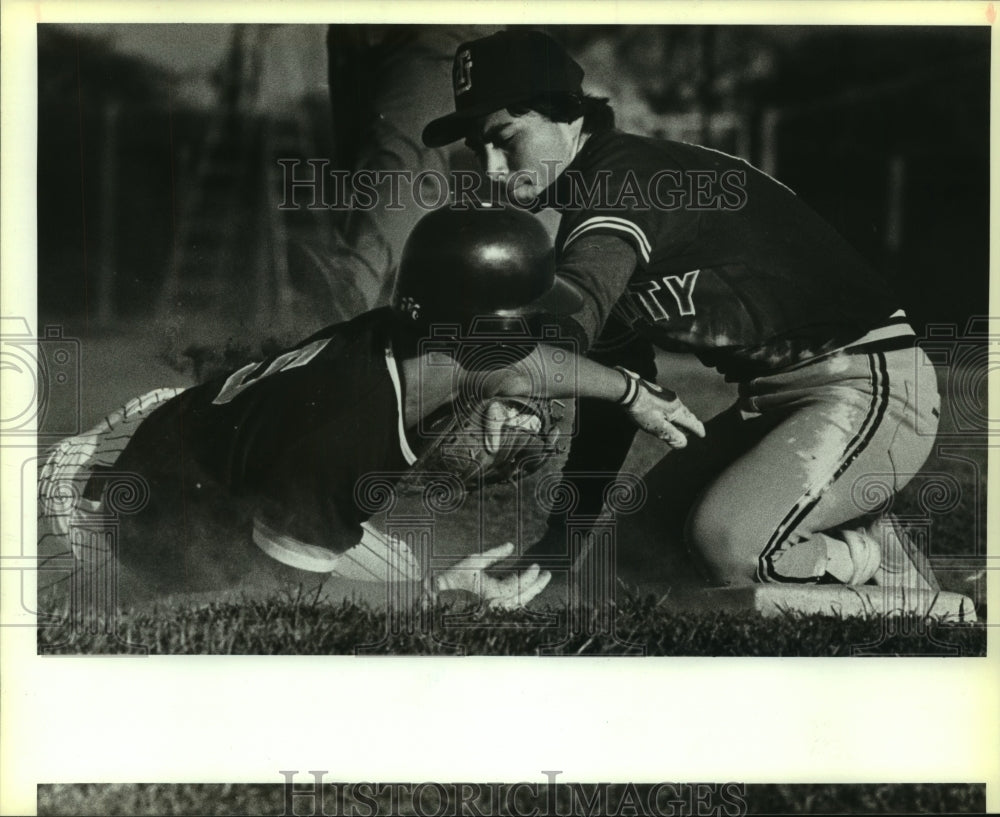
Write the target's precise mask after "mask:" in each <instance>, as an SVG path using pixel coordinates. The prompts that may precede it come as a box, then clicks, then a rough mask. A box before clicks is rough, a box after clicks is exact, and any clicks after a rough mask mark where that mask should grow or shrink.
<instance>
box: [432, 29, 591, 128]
mask: <svg viewBox="0 0 1000 817" xmlns="http://www.w3.org/2000/svg"><path fill="white" fill-rule="evenodd" d="M582 81H583V69H582V68H581V67H580V66H579V65H578V64H577V63H576V61H575V60H574V59H573V58H572V57H570V55H569V54H567V53H566V50H565V49H564V48H563V47H562V46H561V45H559V43H557V42H556V41H555V40H553V39H552V38H551V37H550V36H549V35H548V34H545V33H543V32H541V31H498V32H497V33H496V34H491V35H490V36H489V37H483V38H482V39H479V40H471V41H469V42H466V43H462V44H461V45H460V46H459V47H458V49H457V50H456V51H455V62H454V65H453V67H452V85H453V88H454V92H455V112H454V113H450V114H448V115H447V116H442V117H440V118H439V119H435V120H434V121H433V122H431V123H430V124H429V125H427V127H426V128H424V132H423V141H424V144H425V145H427V147H441V146H443V145H447V144H449V143H451V142H455V141H457V140H458V139H461V138H463V137H464V136H465V135H466V130H467V128H468V125H469V123H470V122H471V121H472V120H474V119H476V118H477V117H480V116H485V115H486V114H489V113H493V111H498V110H500V109H501V108H506V107H507V106H508V105H514V104H516V103H518V102H525V101H527V100H529V99H532V98H533V97H537V96H540V95H544V94H549V93H571V94H579V93H581V92H582V89H581V82H582Z"/></svg>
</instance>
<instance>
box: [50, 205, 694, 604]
mask: <svg viewBox="0 0 1000 817" xmlns="http://www.w3.org/2000/svg"><path fill="white" fill-rule="evenodd" d="M580 304H581V298H580V296H579V295H578V294H577V292H576V291H575V289H574V288H572V287H571V286H570V285H567V284H564V283H562V282H560V281H558V280H557V279H556V277H555V272H554V263H553V254H552V248H551V244H550V241H549V239H548V236H547V234H546V232H545V230H544V228H543V227H542V226H541V224H540V223H539V222H538V221H537V220H536V219H535V218H534V217H533V216H530V215H528V214H526V213H524V212H521V211H519V210H517V209H513V208H507V209H501V208H492V209H467V210H459V209H442V210H437V211H435V212H432V213H430V214H428V215H426V216H425V217H424V218H423V219H422V220H421V221H420V223H418V225H417V226H416V227H415V228H414V230H413V232H412V233H411V235H410V237H409V239H408V241H407V245H406V248H405V250H404V253H403V258H402V262H401V265H400V271H399V275H398V279H397V283H396V289H395V293H394V296H393V302H392V305H391V306H390V307H385V308H381V309H376V310H374V311H371V312H367V313H365V314H363V315H361V316H359V317H357V318H355V319H353V320H351V321H348V322H346V323H341V324H336V325H333V326H329V327H327V328H325V329H323V330H321V331H320V332H318V333H316V334H315V335H313V336H312V337H309V338H307V339H305V340H303V341H302V342H301V343H299V344H298V345H297V346H295V347H294V348H292V349H289V350H288V351H285V352H283V353H281V354H279V355H277V356H274V357H272V358H270V359H267V360H263V361H261V362H259V363H251V364H249V365H247V366H244V367H243V368H241V369H239V370H237V371H234V372H232V373H230V374H228V376H224V377H221V378H218V379H216V380H212V381H209V382H206V383H203V384H201V385H198V386H195V387H192V388H189V389H187V390H175V389H162V390H158V391H156V392H152V393H150V394H148V395H144V396H143V397H141V398H137V399H136V400H133V401H132V402H131V403H129V404H128V405H127V406H125V407H123V408H122V409H121V410H119V411H118V412H115V413H114V414H112V415H109V416H108V417H107V418H106V419H105V421H104V422H103V423H102V424H101V426H99V427H98V428H96V429H94V430H92V431H91V432H89V433H88V434H84V435H80V436H78V437H74V438H70V439H68V440H65V441H63V443H61V444H60V445H59V446H58V447H57V448H56V449H55V450H54V451H53V452H52V453H51V455H50V456H49V458H48V460H47V462H46V464H45V467H44V468H43V469H42V472H41V478H40V498H41V501H42V517H43V521H46V522H47V523H48V525H49V527H50V528H51V530H52V531H53V532H55V533H56V534H60V535H63V536H66V537H68V538H70V540H71V542H72V546H73V550H74V554H75V555H76V556H77V558H78V559H79V560H80V561H81V562H83V563H84V564H87V563H94V562H95V561H99V560H100V557H101V554H100V553H99V552H94V551H93V548H92V543H93V542H94V541H98V542H101V541H105V540H102V539H101V538H100V537H98V538H97V540H95V539H94V538H93V537H89V538H88V537H84V536H81V535H79V534H80V532H81V531H83V530H86V529H87V528H88V524H89V522H93V520H95V519H99V518H101V515H102V513H103V512H104V511H105V508H104V505H105V504H107V502H108V500H109V496H110V492H112V491H113V490H114V487H115V486H114V482H115V479H116V475H118V476H120V475H123V474H125V475H135V476H137V477H138V478H139V479H140V482H141V485H142V490H144V491H146V492H147V493H148V497H147V502H146V504H145V505H144V506H143V507H142V509H141V510H139V511H138V512H137V513H134V514H131V515H123V516H122V517H121V519H120V529H119V536H118V545H117V554H116V556H117V565H118V566H119V567H120V568H121V569H122V570H123V571H124V575H127V576H128V577H130V579H129V580H130V581H131V583H132V585H134V586H135V587H138V588H141V591H142V592H140V593H139V594H138V597H139V598H142V597H143V596H144V594H145V597H149V596H152V597H154V598H157V597H161V596H164V595H170V594H185V595H186V594H192V593H200V592H201V593H204V592H213V591H219V590H230V589H240V588H247V587H252V588H253V589H255V590H259V589H261V588H263V589H265V590H266V589H278V588H281V587H288V586H296V585H298V586H302V585H306V586H309V587H316V586H317V585H321V584H322V585H325V586H326V589H327V590H329V588H333V589H332V593H333V594H338V593H340V592H341V590H343V591H344V594H349V593H353V591H354V590H356V588H357V586H358V585H367V586H368V587H382V588H383V589H382V591H381V595H382V596H383V597H384V596H385V591H384V586H385V585H384V583H385V582H386V581H389V582H416V583H419V584H420V586H421V589H422V590H423V591H426V593H427V594H429V595H430V596H434V595H436V594H438V593H440V592H441V591H467V592H469V593H473V594H475V595H476V596H478V597H479V598H480V599H481V600H482V601H483V602H484V603H486V604H488V605H491V606H500V607H512V606H518V605H521V604H524V603H526V602H527V601H529V600H530V599H531V598H533V597H534V596H535V595H537V594H538V593H539V592H540V591H541V590H542V589H543V588H544V587H545V586H546V584H547V583H548V581H549V579H550V574H549V573H548V572H546V571H541V570H539V568H538V566H537V565H532V566H531V567H529V568H528V569H527V570H524V571H522V572H519V573H512V574H509V575H506V576H502V577H497V576H493V575H490V574H489V573H487V572H486V571H487V568H489V567H490V566H492V565H493V564H495V563H496V562H498V561H500V560H502V559H505V558H506V557H508V556H510V555H511V553H512V551H513V545H511V544H506V545H502V546H500V547H498V548H493V549H490V550H486V551H485V552H483V553H481V554H479V553H477V554H474V555H472V556H469V557H468V558H466V559H463V560H462V561H460V562H459V563H458V564H455V565H451V566H448V567H445V568H443V569H440V570H436V571H435V570H433V569H431V568H430V561H429V556H428V555H427V554H421V553H417V552H415V551H414V550H413V549H411V547H410V546H409V545H407V544H406V543H405V542H403V541H401V540H399V539H397V538H395V537H389V536H386V535H385V534H384V533H382V532H380V531H379V530H378V529H377V528H376V527H374V526H373V525H372V524H371V523H370V521H369V520H370V517H371V514H372V512H371V508H370V504H371V503H368V502H366V501H363V496H362V495H363V494H364V492H365V491H366V490H368V488H366V486H369V485H371V484H373V483H371V480H372V479H373V478H375V479H376V481H378V479H379V478H381V477H382V476H383V475H384V476H386V477H387V478H389V479H391V480H393V481H394V482H396V483H398V481H399V479H400V477H402V479H403V480H404V481H405V482H406V483H407V484H408V485H410V486H412V485H420V484H423V483H426V482H427V481H428V480H430V481H433V480H434V479H435V478H437V477H441V476H442V475H444V476H445V477H447V478H448V480H449V484H451V485H454V484H455V483H456V482H460V483H461V484H462V486H463V487H464V488H478V487H481V486H482V485H483V484H485V483H488V482H491V481H495V480H500V479H503V480H507V479H516V478H518V477H519V476H520V475H521V474H523V473H525V472H527V471H528V470H531V469H532V468H535V467H538V465H540V464H541V463H542V462H544V461H545V458H546V457H547V456H549V455H551V454H552V453H553V452H554V451H555V450H556V446H555V439H556V436H557V428H556V427H555V419H556V418H555V417H554V414H553V411H552V403H551V401H552V400H555V399H558V398H571V397H576V396H578V394H582V395H585V396H587V397H592V398H597V399H602V400H607V401H609V402H619V403H621V404H622V405H623V407H624V410H625V411H626V412H627V413H628V415H629V416H631V417H632V419H633V421H634V422H635V423H636V425H638V426H639V427H640V428H643V429H644V430H646V431H648V432H650V433H653V434H655V435H657V436H659V437H661V438H662V439H665V440H667V441H668V442H669V443H671V444H672V445H676V446H683V445H685V443H686V439H687V438H686V435H687V434H694V435H703V434H704V429H703V427H702V425H701V423H700V422H699V421H698V420H697V418H695V417H694V415H692V414H691V412H690V411H688V410H687V409H686V408H685V407H684V405H683V404H682V403H681V402H680V401H679V400H677V399H676V397H675V396H674V395H672V394H670V393H669V392H664V391H662V390H656V389H654V388H652V387H650V386H649V385H648V384H645V383H644V382H636V381H635V380H634V378H632V377H630V376H628V375H627V374H625V373H623V372H621V371H616V370H614V369H610V368H605V367H604V366H601V365H599V364H597V363H594V362H593V361H590V360H587V359H585V358H580V357H577V356H576V355H575V354H573V350H572V349H571V348H561V347H560V348H556V347H553V346H551V345H548V344H542V343H538V342H536V340H535V339H536V338H537V337H539V335H538V334H537V331H538V329H537V326H538V324H539V323H540V322H541V321H543V320H546V319H549V320H551V316H558V315H563V314H569V313H572V312H574V311H575V310H577V309H579V307H580ZM545 316H548V318H546V317H545ZM381 484H383V485H384V482H383V483H381ZM397 487H398V485H397ZM67 498H68V500H67ZM88 520H89V522H88ZM91 527H92V526H91ZM411 544H412V543H411ZM98 550H99V548H98ZM374 595H375V597H377V596H378V592H376V593H375V594H374ZM328 596H329V593H328ZM341 597H343V595H341Z"/></svg>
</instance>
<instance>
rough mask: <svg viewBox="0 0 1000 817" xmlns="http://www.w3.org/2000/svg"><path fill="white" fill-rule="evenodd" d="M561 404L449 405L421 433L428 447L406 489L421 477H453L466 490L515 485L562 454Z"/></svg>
mask: <svg viewBox="0 0 1000 817" xmlns="http://www.w3.org/2000/svg"><path fill="white" fill-rule="evenodd" d="M563 408H564V406H563V404H562V403H561V402H560V401H558V400H547V399H532V398H521V397H495V398H492V399H490V400H486V401H483V402H481V403H478V404H476V405H474V406H471V407H469V406H461V405H459V404H457V403H449V404H447V405H446V406H444V407H442V409H439V410H438V411H437V412H436V413H435V414H432V415H431V416H430V417H429V418H428V419H427V420H426V421H425V423H424V426H423V428H422V429H421V433H420V438H421V439H422V440H423V441H424V442H423V445H422V446H421V447H420V449H419V450H418V451H417V452H416V453H417V461H416V462H415V463H414V465H413V469H412V471H411V473H410V475H408V479H406V480H404V481H403V487H404V488H406V487H412V486H414V485H416V484H419V483H420V482H421V477H422V475H430V474H435V473H437V474H440V473H444V472H447V473H450V474H452V475H453V476H455V477H456V478H457V479H458V480H459V481H460V482H461V483H462V485H463V486H464V487H465V488H466V489H470V488H477V487H479V486H480V485H481V484H484V483H485V484H493V483H498V482H513V481H515V480H517V479H518V478H519V477H522V476H525V475H527V474H531V473H533V472H535V471H537V470H538V469H539V468H540V467H541V466H542V465H543V464H544V463H545V462H546V461H547V460H548V459H550V458H551V457H552V456H554V455H556V454H559V453H561V451H562V449H561V448H560V446H559V442H560V440H559V427H558V423H559V421H560V420H561V419H562V417H563Z"/></svg>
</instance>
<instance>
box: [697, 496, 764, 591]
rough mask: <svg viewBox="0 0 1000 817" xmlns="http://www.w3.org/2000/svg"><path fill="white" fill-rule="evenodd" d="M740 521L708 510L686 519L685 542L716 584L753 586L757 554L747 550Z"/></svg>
mask: <svg viewBox="0 0 1000 817" xmlns="http://www.w3.org/2000/svg"><path fill="white" fill-rule="evenodd" d="M738 522H739V519H734V518H733V517H732V516H731V515H730V516H728V517H727V516H725V515H720V514H716V513H714V512H712V511H711V510H710V509H705V508H698V509H696V510H695V512H694V513H692V514H691V516H690V517H689V518H688V524H687V528H686V531H685V540H686V542H687V546H688V549H689V550H691V551H692V552H693V553H694V554H695V556H696V557H697V558H698V560H699V561H700V562H701V563H702V565H703V567H704V569H705V570H706V572H707V573H708V576H709V578H710V579H711V581H712V582H713V583H715V584H725V585H745V584H752V583H753V581H754V576H755V574H756V567H757V559H756V554H755V553H753V552H752V550H750V549H748V545H749V544H750V543H749V542H748V541H747V536H746V532H745V529H741V528H740V526H739V524H738Z"/></svg>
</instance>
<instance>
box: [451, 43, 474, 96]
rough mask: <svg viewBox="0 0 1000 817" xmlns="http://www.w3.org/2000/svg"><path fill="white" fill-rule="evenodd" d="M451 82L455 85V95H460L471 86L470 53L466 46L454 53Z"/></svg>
mask: <svg viewBox="0 0 1000 817" xmlns="http://www.w3.org/2000/svg"><path fill="white" fill-rule="evenodd" d="M452 82H453V83H454V85H455V96H456V97H459V96H461V95H462V94H464V93H465V92H466V91H468V90H470V89H471V88H472V54H471V53H470V52H469V50H468V49H467V48H465V49H462V50H461V51H459V52H458V53H457V54H456V55H455V66H454V69H453V71H452Z"/></svg>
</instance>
